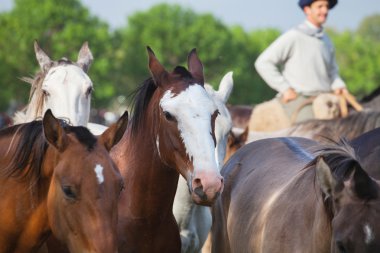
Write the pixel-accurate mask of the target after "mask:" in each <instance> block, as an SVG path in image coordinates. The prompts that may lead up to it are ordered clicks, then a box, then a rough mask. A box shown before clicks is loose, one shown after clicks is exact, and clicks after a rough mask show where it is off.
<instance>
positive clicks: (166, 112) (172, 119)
mask: <svg viewBox="0 0 380 253" xmlns="http://www.w3.org/2000/svg"><path fill="white" fill-rule="evenodd" d="M164 115H165V118H166V119H167V120H169V121H175V117H174V116H173V115H171V114H170V113H169V112H168V111H164Z"/></svg>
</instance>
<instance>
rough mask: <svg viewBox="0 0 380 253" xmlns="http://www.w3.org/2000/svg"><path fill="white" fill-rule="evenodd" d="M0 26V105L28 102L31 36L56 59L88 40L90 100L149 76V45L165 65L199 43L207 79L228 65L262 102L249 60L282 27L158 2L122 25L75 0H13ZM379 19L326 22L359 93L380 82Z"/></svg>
mask: <svg viewBox="0 0 380 253" xmlns="http://www.w3.org/2000/svg"><path fill="white" fill-rule="evenodd" d="M0 27H1V28H0V48H1V50H0V61H1V63H2V64H1V65H0V76H1V80H0V90H1V91H0V111H5V110H6V109H7V108H8V107H9V104H10V103H11V101H17V102H19V103H26V102H27V99H28V94H29V89H30V87H29V86H28V85H27V84H26V83H23V81H21V80H20V78H21V77H24V76H33V74H34V73H36V71H37V70H38V68H39V66H38V63H37V61H36V59H35V56H34V50H33V42H34V40H38V42H39V44H40V46H41V47H42V48H43V49H44V50H45V51H46V52H47V53H48V55H49V56H51V58H52V59H55V60H57V59H59V58H60V57H63V56H65V57H67V58H69V59H72V60H75V59H76V57H77V53H78V50H79V48H80V46H81V45H82V43H83V42H84V41H88V42H89V45H90V48H91V51H92V53H93V55H94V62H93V64H92V66H91V68H90V71H89V76H90V78H91V79H92V81H93V83H94V87H95V92H94V97H93V101H92V107H95V108H106V107H109V106H110V105H111V104H112V103H113V101H114V100H115V98H116V97H118V96H120V95H123V96H125V97H126V98H128V97H129V95H130V94H131V93H132V92H133V91H134V90H135V89H136V87H137V86H138V85H139V84H140V83H141V82H143V81H144V80H145V79H146V78H147V77H149V72H148V68H147V55H146V46H147V45H149V46H150V47H151V48H152V49H153V50H154V51H155V53H156V54H157V57H158V58H159V59H160V60H161V62H162V64H163V65H164V66H166V67H167V68H168V69H170V68H172V67H174V66H176V65H185V63H186V57H187V53H188V52H189V51H190V50H191V49H192V48H197V52H198V55H199V57H200V58H201V60H202V62H203V64H204V67H205V78H206V81H207V82H208V83H211V84H212V85H214V86H215V87H217V85H218V84H219V82H220V80H221V78H222V76H223V75H224V74H225V73H227V72H228V71H233V72H234V83H235V86H234V90H233V92H232V95H231V98H230V101H229V102H230V103H232V104H255V103H260V102H262V101H264V100H267V99H270V98H272V97H273V96H274V94H275V92H274V91H273V90H272V89H271V88H269V87H268V86H267V85H266V84H265V83H264V81H263V80H262V79H261V78H260V77H259V76H258V74H257V73H256V71H255V69H254V67H253V63H254V61H255V60H256V58H257V57H258V55H259V54H260V53H261V52H262V51H263V50H264V49H265V48H266V47H267V46H268V45H269V44H270V43H271V42H272V41H273V40H274V39H275V38H277V37H278V36H279V35H280V31H279V30H277V29H259V30H252V31H246V30H244V29H243V28H242V27H240V26H228V25H226V24H224V23H223V22H222V21H220V20H219V19H217V18H215V17H214V16H212V15H211V14H198V13H196V12H194V11H193V10H191V9H188V8H184V7H181V6H179V5H169V4H159V5H156V6H154V7H152V8H151V9H149V10H147V11H141V12H136V13H135V14H133V15H131V16H129V17H128V20H127V23H126V25H125V26H123V27H120V28H118V29H116V30H111V29H110V27H109V25H108V24H107V23H106V22H104V21H102V20H101V19H99V18H98V17H96V16H94V15H93V14H91V13H90V11H89V10H88V9H87V8H86V7H85V6H84V5H83V4H82V3H81V2H80V0H66V1H54V0H14V7H13V8H12V9H11V10H10V11H7V12H2V13H0ZM379 27H380V15H372V16H369V17H367V18H365V19H364V20H362V22H361V24H360V25H359V27H358V29H357V30H355V31H350V30H347V31H343V32H338V31H335V30H334V29H332V28H329V29H327V32H328V34H329V35H330V37H331V38H332V40H333V42H334V44H335V47H336V52H337V61H338V64H339V66H340V73H341V76H342V77H343V79H344V80H345V81H346V83H347V85H348V88H349V90H350V91H351V92H352V93H353V94H355V95H356V96H358V97H360V96H364V95H366V94H368V93H370V92H371V91H373V90H374V89H376V88H377V87H378V86H379V84H380V43H379V42H380V29H379ZM127 100H128V99H127Z"/></svg>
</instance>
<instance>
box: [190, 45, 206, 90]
mask: <svg viewBox="0 0 380 253" xmlns="http://www.w3.org/2000/svg"><path fill="white" fill-rule="evenodd" d="M187 66H188V68H189V72H190V73H191V75H192V76H193V77H194V79H195V80H196V81H197V82H198V83H199V84H200V85H204V76H203V65H202V62H201V60H199V58H198V55H197V50H196V49H195V48H194V49H193V50H191V52H190V53H189V56H188V57H187Z"/></svg>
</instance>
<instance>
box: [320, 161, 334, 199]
mask: <svg viewBox="0 0 380 253" xmlns="http://www.w3.org/2000/svg"><path fill="white" fill-rule="evenodd" d="M317 159H318V160H317V164H316V168H315V169H316V174H317V179H318V182H319V186H320V187H321V190H322V191H323V192H324V193H325V194H326V196H327V197H330V196H332V194H333V190H334V188H335V186H336V184H337V181H336V179H335V178H334V176H333V175H332V173H331V169H330V167H329V166H328V165H327V163H326V162H325V160H324V159H323V157H318V158H317Z"/></svg>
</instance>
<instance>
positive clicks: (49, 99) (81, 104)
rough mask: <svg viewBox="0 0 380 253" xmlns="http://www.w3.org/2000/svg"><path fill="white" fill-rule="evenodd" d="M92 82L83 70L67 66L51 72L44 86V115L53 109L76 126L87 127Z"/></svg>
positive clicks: (58, 67) (52, 69)
mask: <svg viewBox="0 0 380 253" xmlns="http://www.w3.org/2000/svg"><path fill="white" fill-rule="evenodd" d="M92 90H93V86H92V82H91V80H90V78H89V77H88V76H87V74H86V73H85V72H84V71H83V69H82V68H80V67H78V66H76V65H72V64H67V65H58V66H56V67H53V68H51V69H50V70H49V72H48V73H47V74H46V77H45V79H44V82H43V84H42V91H43V94H44V105H43V110H42V113H45V111H46V110H47V109H51V110H52V112H53V114H54V115H56V117H58V118H63V119H67V120H69V122H70V124H72V125H74V126H86V125H87V122H88V120H89V115H90V102H91V93H92Z"/></svg>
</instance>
